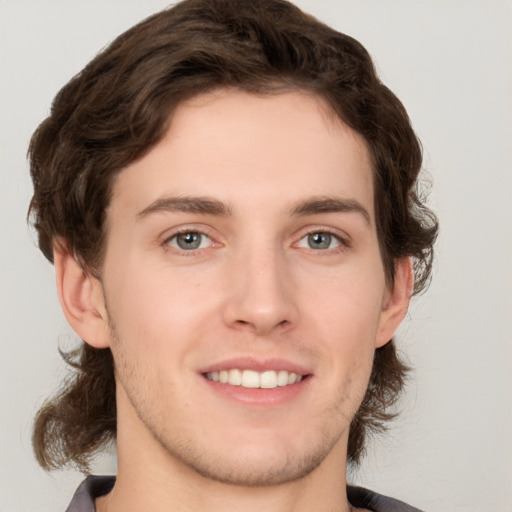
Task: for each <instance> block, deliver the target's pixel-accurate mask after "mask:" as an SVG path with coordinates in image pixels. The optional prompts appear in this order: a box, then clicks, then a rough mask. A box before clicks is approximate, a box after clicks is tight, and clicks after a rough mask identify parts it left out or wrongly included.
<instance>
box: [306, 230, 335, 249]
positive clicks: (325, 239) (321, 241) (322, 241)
mask: <svg viewBox="0 0 512 512" xmlns="http://www.w3.org/2000/svg"><path fill="white" fill-rule="evenodd" d="M330 245H331V235H329V234H328V233H313V234H312V235H309V246H310V247H312V248H314V249H328V248H329V246H330Z"/></svg>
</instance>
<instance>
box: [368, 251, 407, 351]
mask: <svg viewBox="0 0 512 512" xmlns="http://www.w3.org/2000/svg"><path fill="white" fill-rule="evenodd" d="M413 286H414V272H413V267H412V258H401V259H398V260H396V261H395V276H394V283H393V285H392V286H390V287H389V289H388V291H387V292H386V294H385V297H384V301H383V304H382V311H381V314H380V319H379V326H378V330H377V336H376V339H375V348H379V347H382V346H383V345H385V344H386V343H388V342H389V341H390V340H391V338H392V337H393V335H394V334H395V331H396V330H397V328H398V326H399V325H400V323H401V322H402V320H403V319H404V317H405V315H406V313H407V309H408V308H409V302H410V300H411V295H412V290H413Z"/></svg>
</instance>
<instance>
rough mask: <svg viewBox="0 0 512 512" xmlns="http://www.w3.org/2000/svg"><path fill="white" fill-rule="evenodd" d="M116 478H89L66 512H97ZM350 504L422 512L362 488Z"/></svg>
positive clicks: (376, 510) (351, 492)
mask: <svg viewBox="0 0 512 512" xmlns="http://www.w3.org/2000/svg"><path fill="white" fill-rule="evenodd" d="M115 481H116V478H115V477H114V476H88V477H87V478H86V479H85V480H84V481H83V482H82V484H81V485H80V487H79V488H78V489H77V491H76V492H75V495H74V496H73V499H72V500H71V503H70V504H69V507H68V508H67V509H66V512H95V511H96V507H95V506H94V500H95V499H96V498H98V497H99V496H103V495H105V494H108V493H109V492H110V491H111V490H112V487H114V483H115ZM347 496H348V500H349V502H350V504H351V505H352V506H353V507H357V508H367V509H368V510H372V511H373V512H421V510H419V509H417V508H414V507H410V506H409V505H407V504H405V503H404V502H403V501H398V500H395V499H393V498H387V497H386V496H382V495H380V494H376V493H374V492H372V491H369V490H367V489H363V488H362V487H353V486H351V485H349V486H347Z"/></svg>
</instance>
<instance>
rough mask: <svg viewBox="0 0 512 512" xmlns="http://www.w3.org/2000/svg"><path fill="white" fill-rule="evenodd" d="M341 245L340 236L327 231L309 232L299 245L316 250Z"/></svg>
mask: <svg viewBox="0 0 512 512" xmlns="http://www.w3.org/2000/svg"><path fill="white" fill-rule="evenodd" d="M341 245H342V241H341V240H340V238H339V237H337V236H336V235H333V234H332V233H328V232H325V231H317V232H314V233H309V234H307V235H306V236H303V237H302V238H301V239H300V241H299V243H298V246H299V247H305V248H307V249H316V250H327V249H335V248H336V247H340V246H341Z"/></svg>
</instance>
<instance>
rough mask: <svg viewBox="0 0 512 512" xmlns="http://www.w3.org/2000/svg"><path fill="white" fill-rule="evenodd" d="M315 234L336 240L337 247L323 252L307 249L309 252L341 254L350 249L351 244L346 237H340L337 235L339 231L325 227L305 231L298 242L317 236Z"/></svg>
mask: <svg viewBox="0 0 512 512" xmlns="http://www.w3.org/2000/svg"><path fill="white" fill-rule="evenodd" d="M317 234H318V235H329V236H331V237H333V238H335V239H336V240H337V242H339V245H338V246H337V247H333V248H331V249H324V250H321V249H313V248H309V249H310V250H311V251H314V252H320V253H321V252H324V253H332V252H343V251H344V250H346V249H350V248H351V243H350V240H349V238H348V237H347V236H342V235H341V234H340V233H339V231H337V230H333V229H329V228H325V227H321V228H316V229H311V230H309V231H307V232H306V233H305V234H303V235H302V236H301V237H300V239H299V242H300V241H301V240H303V239H304V238H306V237H308V236H311V235H317ZM297 243H298V242H297Z"/></svg>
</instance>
